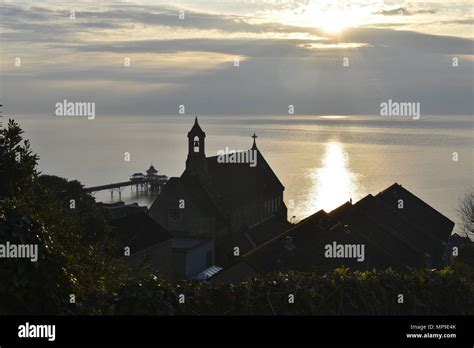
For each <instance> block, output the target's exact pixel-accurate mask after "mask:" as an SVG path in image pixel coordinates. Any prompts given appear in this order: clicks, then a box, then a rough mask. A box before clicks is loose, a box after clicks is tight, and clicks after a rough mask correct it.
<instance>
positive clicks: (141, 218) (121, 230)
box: [112, 212, 172, 254]
mask: <svg viewBox="0 0 474 348" xmlns="http://www.w3.org/2000/svg"><path fill="white" fill-rule="evenodd" d="M112 225H113V226H114V228H115V231H116V232H117V234H118V236H119V238H120V239H121V240H122V241H123V243H125V245H126V246H129V247H130V250H131V253H132V254H134V253H136V252H139V251H142V250H144V249H148V248H150V247H152V246H154V245H157V244H161V243H163V242H164V241H167V240H169V239H171V238H172V236H171V235H170V234H169V233H168V231H166V229H164V228H163V227H162V226H161V225H160V224H159V223H158V222H156V221H155V220H153V219H152V218H151V217H149V216H148V215H147V214H146V213H145V212H139V213H136V214H132V215H128V216H125V217H122V218H119V219H117V220H115V221H113V222H112Z"/></svg>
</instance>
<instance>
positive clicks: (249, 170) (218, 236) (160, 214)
mask: <svg viewBox="0 0 474 348" xmlns="http://www.w3.org/2000/svg"><path fill="white" fill-rule="evenodd" d="M187 137H188V156H187V159H186V169H185V170H184V172H183V173H182V175H181V176H180V177H172V178H170V179H169V181H168V183H167V184H166V186H165V187H164V188H163V190H162V192H161V193H160V195H159V196H158V197H157V199H156V200H155V202H154V203H153V205H152V206H151V207H150V210H149V215H150V216H151V217H152V218H153V219H155V220H156V221H157V222H158V223H159V224H160V225H161V226H163V227H164V228H165V229H166V230H167V231H169V233H170V234H171V235H172V236H173V237H175V238H191V239H199V240H209V239H212V240H214V241H215V258H214V259H215V262H216V264H220V265H225V264H228V262H230V261H232V260H235V256H237V255H243V254H245V253H247V252H249V251H251V250H253V249H254V248H256V247H257V246H259V245H261V244H263V243H264V242H266V241H267V240H269V239H271V238H273V237H274V236H277V235H278V234H280V233H282V232H283V231H285V230H286V229H287V228H288V227H289V223H288V221H287V208H286V206H285V203H284V202H283V191H284V189H285V188H284V186H283V185H282V183H281V182H280V180H279V179H278V177H277V176H276V175H275V173H274V172H273V170H272V169H271V167H270V166H269V164H268V163H267V161H266V160H265V158H264V157H263V155H262V154H261V152H260V150H259V149H258V147H257V144H256V135H255V134H254V136H253V145H252V147H251V150H254V151H256V156H257V157H256V159H257V162H256V163H257V165H256V166H254V167H252V166H249V164H248V163H220V162H219V161H218V156H212V157H206V153H205V139H206V133H205V132H204V131H203V130H202V129H201V127H200V125H199V122H198V119H197V117H196V118H195V121H194V125H193V127H192V128H191V130H190V131H189V132H188V135H187Z"/></svg>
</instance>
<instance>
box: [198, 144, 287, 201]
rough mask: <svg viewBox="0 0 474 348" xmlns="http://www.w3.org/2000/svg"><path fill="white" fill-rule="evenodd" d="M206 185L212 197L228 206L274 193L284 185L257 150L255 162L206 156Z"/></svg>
mask: <svg viewBox="0 0 474 348" xmlns="http://www.w3.org/2000/svg"><path fill="white" fill-rule="evenodd" d="M206 161H207V170H208V174H209V186H210V190H211V194H214V195H215V199H216V200H218V201H219V202H221V203H223V204H224V205H225V206H227V207H232V206H239V205H241V204H242V203H244V202H248V201H253V200H256V199H260V198H264V197H267V196H273V194H274V192H278V191H279V190H283V189H284V186H283V184H282V183H281V182H280V180H279V179H278V177H277V176H276V175H275V173H274V172H273V170H272V169H271V167H270V166H269V165H268V163H267V161H266V160H265V158H264V157H263V155H262V154H261V153H260V151H259V150H258V149H257V165H256V166H255V167H251V166H250V165H249V164H248V163H232V164H230V163H219V162H218V161H217V156H213V157H207V158H206Z"/></svg>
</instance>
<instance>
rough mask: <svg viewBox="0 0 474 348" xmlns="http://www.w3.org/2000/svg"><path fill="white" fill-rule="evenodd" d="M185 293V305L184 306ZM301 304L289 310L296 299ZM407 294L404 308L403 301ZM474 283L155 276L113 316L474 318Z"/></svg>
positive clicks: (377, 276) (386, 277)
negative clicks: (217, 280)
mask: <svg viewBox="0 0 474 348" xmlns="http://www.w3.org/2000/svg"><path fill="white" fill-rule="evenodd" d="M179 294H184V295H185V302H184V303H179ZM290 294H293V295H294V303H289V295H290ZM399 294H403V299H404V303H399V302H398V295H399ZM473 294H474V285H473V281H472V279H469V278H466V277H463V276H460V275H459V274H457V273H456V272H454V271H453V270H452V269H450V268H446V269H443V270H439V271H428V270H421V271H416V272H412V273H397V272H394V271H392V270H386V271H375V270H374V271H366V272H352V271H350V270H348V269H336V270H334V271H333V272H332V273H329V274H326V275H318V274H316V273H298V272H291V273H277V274H271V275H267V276H265V277H261V278H254V279H250V280H248V281H245V282H242V283H239V284H222V283H213V282H210V283H202V282H201V283H198V282H181V283H178V284H175V285H172V284H167V283H166V282H164V281H163V280H162V279H159V278H156V277H152V278H148V279H146V280H141V281H139V282H136V283H133V284H127V285H126V286H124V287H123V288H122V289H121V291H120V292H119V293H118V294H117V297H116V300H115V305H114V311H113V312H112V313H108V314H134V315H135V314H144V315H158V314H166V315H173V314H177V315H441V314H443V315H449V314H453V315H472V314H474V296H472V295H473Z"/></svg>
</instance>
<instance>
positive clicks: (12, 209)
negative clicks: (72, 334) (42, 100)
mask: <svg viewBox="0 0 474 348" xmlns="http://www.w3.org/2000/svg"><path fill="white" fill-rule="evenodd" d="M22 133H23V131H22V130H21V128H20V127H19V125H18V124H17V123H16V122H14V121H13V120H10V121H9V123H8V126H7V128H5V129H3V130H2V131H1V134H2V135H3V137H4V143H3V145H1V146H0V156H1V157H0V185H1V186H0V244H2V243H6V242H9V243H10V244H13V245H25V244H27V245H36V246H37V247H38V254H39V255H38V261H37V262H31V261H30V260H29V259H19V258H0V279H1V280H2V281H0V315H4V314H68V313H78V314H100V313H108V312H110V311H111V309H110V306H111V303H112V301H110V297H111V296H113V295H112V294H113V293H115V292H117V291H118V289H119V288H120V287H121V286H122V284H124V283H125V282H127V281H128V280H129V279H130V278H129V277H130V275H129V273H128V270H127V267H126V265H124V263H123V262H122V261H120V259H118V258H117V257H116V255H117V250H116V249H115V243H114V238H113V236H111V230H110V227H109V226H108V224H107V223H106V220H105V218H104V216H103V214H102V211H101V209H100V207H98V206H97V205H96V204H95V200H94V198H93V197H91V196H90V195H88V194H87V193H85V192H84V190H83V187H82V185H81V184H80V183H79V182H77V181H70V182H69V181H67V180H66V179H63V178H59V177H54V176H39V173H38V172H37V170H36V166H37V162H38V156H36V155H35V154H33V153H32V151H31V150H30V144H29V142H28V140H24V141H23V138H22ZM71 199H74V200H75V201H76V204H75V208H74V209H71V205H70V200H71ZM73 299H74V301H72V300H73ZM72 302H75V303H72Z"/></svg>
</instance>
